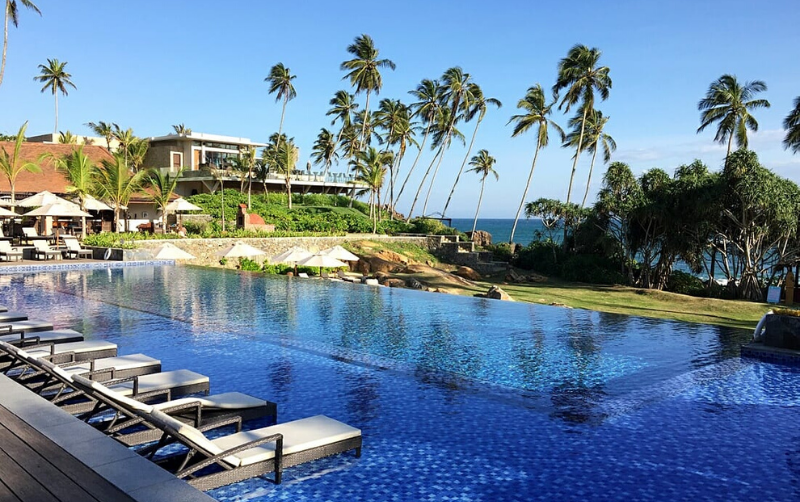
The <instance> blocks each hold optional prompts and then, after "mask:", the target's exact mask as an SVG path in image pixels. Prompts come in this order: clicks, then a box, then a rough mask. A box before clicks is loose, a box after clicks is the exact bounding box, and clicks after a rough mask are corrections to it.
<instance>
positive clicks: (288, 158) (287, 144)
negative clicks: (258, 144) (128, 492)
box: [263, 133, 300, 209]
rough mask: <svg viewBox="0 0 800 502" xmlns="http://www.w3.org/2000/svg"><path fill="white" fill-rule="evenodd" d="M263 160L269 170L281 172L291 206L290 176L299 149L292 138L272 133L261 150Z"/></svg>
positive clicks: (298, 155) (290, 205)
mask: <svg viewBox="0 0 800 502" xmlns="http://www.w3.org/2000/svg"><path fill="white" fill-rule="evenodd" d="M263 157H264V162H265V163H266V164H267V166H268V167H269V169H270V171H273V172H276V173H279V174H283V175H284V180H285V183H286V196H287V198H288V200H289V209H291V208H292V178H291V174H292V171H294V168H295V165H297V159H298V158H299V157H300V149H299V148H297V147H296V146H295V144H294V138H291V139H286V135H285V134H281V135H279V134H277V133H275V134H273V135H272V136H270V138H269V143H268V144H267V146H266V148H264V152H263Z"/></svg>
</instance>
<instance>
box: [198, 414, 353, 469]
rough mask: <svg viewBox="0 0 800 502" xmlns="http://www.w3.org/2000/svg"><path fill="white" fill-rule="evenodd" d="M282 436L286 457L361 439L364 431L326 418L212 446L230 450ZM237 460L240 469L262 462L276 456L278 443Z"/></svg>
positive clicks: (226, 439)
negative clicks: (276, 435) (260, 439)
mask: <svg viewBox="0 0 800 502" xmlns="http://www.w3.org/2000/svg"><path fill="white" fill-rule="evenodd" d="M278 433H280V434H283V454H284V455H289V454H291V453H297V452H299V451H305V450H310V449H312V448H316V447H318V446H323V445H326V444H331V443H336V442H338V441H343V440H345V439H351V438H354V437H358V436H359V435H361V430H359V429H356V428H355V427H350V426H349V425H347V424H343V423H342V422H339V421H338V420H334V419H332V418H328V417H326V416H325V415H316V416H313V417H308V418H303V419H301V420H295V421H293V422H287V423H285V424H278V425H273V426H270V427H264V428H261V429H256V430H252V431H242V432H237V433H236V434H231V435H230V436H225V437H221V438H219V439H215V440H213V441H212V443H214V444H215V445H217V446H219V447H220V448H222V449H223V450H227V449H230V448H233V447H235V446H238V445H240V444H244V443H247V442H250V441H254V440H256V439H259V438H262V437H265V436H271V435H272V434H278ZM235 456H236V457H237V458H238V459H239V462H240V465H250V464H255V463H257V462H262V461H264V460H268V459H271V458H273V457H274V456H275V443H266V444H264V445H262V446H258V447H256V448H251V449H249V450H245V451H243V452H239V453H237V454H236V455H235ZM226 460H227V459H226Z"/></svg>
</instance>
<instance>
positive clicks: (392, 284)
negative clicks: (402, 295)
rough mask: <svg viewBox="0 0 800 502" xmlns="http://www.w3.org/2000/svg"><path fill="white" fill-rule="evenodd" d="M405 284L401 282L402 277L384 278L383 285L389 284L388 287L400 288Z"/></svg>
mask: <svg viewBox="0 0 800 502" xmlns="http://www.w3.org/2000/svg"><path fill="white" fill-rule="evenodd" d="M405 285H406V283H405V282H403V279H386V282H385V283H384V286H389V287H390V288H402V287H404V286H405Z"/></svg>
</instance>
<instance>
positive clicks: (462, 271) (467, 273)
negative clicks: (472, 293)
mask: <svg viewBox="0 0 800 502" xmlns="http://www.w3.org/2000/svg"><path fill="white" fill-rule="evenodd" d="M453 274H455V275H457V276H459V277H463V278H464V279H469V280H470V281H480V280H481V274H479V273H478V272H475V271H474V270H472V269H471V268H469V267H458V270H456V271H455V272H453Z"/></svg>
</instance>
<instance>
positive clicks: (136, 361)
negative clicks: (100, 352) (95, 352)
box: [64, 354, 161, 374]
mask: <svg viewBox="0 0 800 502" xmlns="http://www.w3.org/2000/svg"><path fill="white" fill-rule="evenodd" d="M158 364H161V361H159V360H158V359H154V358H152V357H150V356H146V355H144V354H128V355H126V356H116V357H104V358H102V359H95V360H94V369H95V371H99V370H105V369H109V368H115V369H117V370H130V369H134V368H142V367H145V366H155V365H158ZM91 369H92V363H91V361H86V362H84V363H80V364H73V365H70V366H68V367H66V368H64V371H66V372H67V373H71V374H75V373H79V374H80V373H86V372H88V371H91Z"/></svg>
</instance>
